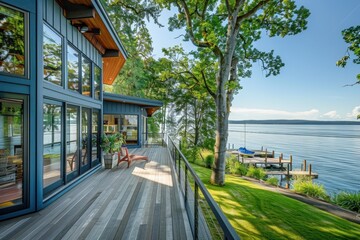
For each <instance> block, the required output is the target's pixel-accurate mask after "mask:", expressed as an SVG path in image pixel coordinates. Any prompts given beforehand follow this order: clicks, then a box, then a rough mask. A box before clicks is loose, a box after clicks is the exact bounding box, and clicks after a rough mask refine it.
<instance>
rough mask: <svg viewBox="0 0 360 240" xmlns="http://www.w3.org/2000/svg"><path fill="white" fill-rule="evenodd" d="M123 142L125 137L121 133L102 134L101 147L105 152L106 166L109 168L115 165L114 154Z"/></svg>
mask: <svg viewBox="0 0 360 240" xmlns="http://www.w3.org/2000/svg"><path fill="white" fill-rule="evenodd" d="M123 143H124V138H123V136H122V135H121V134H120V133H114V134H111V135H106V134H104V135H103V136H102V138H101V144H100V147H101V149H102V150H103V152H104V164H105V168H107V169H109V168H112V167H113V160H114V155H115V153H116V152H117V151H118V150H119V149H120V147H121V145H122V144H123Z"/></svg>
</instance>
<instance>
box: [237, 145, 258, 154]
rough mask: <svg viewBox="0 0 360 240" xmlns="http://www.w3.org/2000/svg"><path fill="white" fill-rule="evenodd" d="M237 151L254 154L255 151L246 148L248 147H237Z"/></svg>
mask: <svg viewBox="0 0 360 240" xmlns="http://www.w3.org/2000/svg"><path fill="white" fill-rule="evenodd" d="M239 152H240V153H243V154H254V153H255V152H253V151H250V150H248V149H246V148H244V147H241V148H239Z"/></svg>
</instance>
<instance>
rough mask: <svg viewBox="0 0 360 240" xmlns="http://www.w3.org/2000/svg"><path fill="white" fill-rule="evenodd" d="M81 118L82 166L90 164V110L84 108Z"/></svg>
mask: <svg viewBox="0 0 360 240" xmlns="http://www.w3.org/2000/svg"><path fill="white" fill-rule="evenodd" d="M81 115H82V117H81V166H85V165H88V164H89V154H90V141H89V140H90V137H89V134H90V131H89V119H90V109H87V108H83V109H82V114H81Z"/></svg>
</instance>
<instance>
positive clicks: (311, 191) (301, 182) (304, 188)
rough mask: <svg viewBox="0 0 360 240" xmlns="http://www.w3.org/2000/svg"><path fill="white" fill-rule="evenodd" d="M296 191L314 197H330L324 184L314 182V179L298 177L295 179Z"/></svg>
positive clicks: (325, 198) (324, 198) (326, 198)
mask: <svg viewBox="0 0 360 240" xmlns="http://www.w3.org/2000/svg"><path fill="white" fill-rule="evenodd" d="M294 191H295V192H297V193H301V194H304V195H306V196H309V197H313V198H319V199H323V200H328V199H329V196H328V195H327V193H326V190H325V188H324V186H323V185H320V184H317V183H313V182H312V180H308V179H306V178H298V179H297V180H295V181H294Z"/></svg>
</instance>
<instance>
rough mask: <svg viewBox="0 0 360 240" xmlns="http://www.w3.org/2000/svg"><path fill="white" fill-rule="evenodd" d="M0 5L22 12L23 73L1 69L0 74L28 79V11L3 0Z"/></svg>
mask: <svg viewBox="0 0 360 240" xmlns="http://www.w3.org/2000/svg"><path fill="white" fill-rule="evenodd" d="M0 6H4V7H7V8H10V9H12V10H14V11H18V12H21V13H22V14H24V75H18V74H13V73H8V72H3V71H0V75H4V76H9V77H16V78H21V79H26V80H29V79H30V67H29V66H30V49H29V45H30V37H29V27H30V26H29V22H30V18H29V13H28V12H27V11H24V10H21V9H20V8H17V7H13V6H11V5H8V4H6V3H3V2H0Z"/></svg>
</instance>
